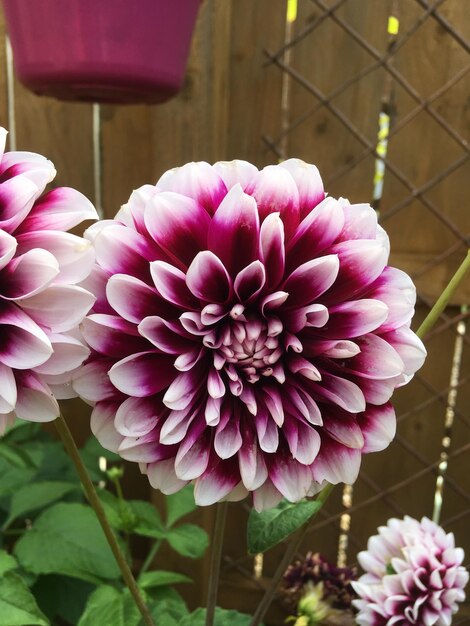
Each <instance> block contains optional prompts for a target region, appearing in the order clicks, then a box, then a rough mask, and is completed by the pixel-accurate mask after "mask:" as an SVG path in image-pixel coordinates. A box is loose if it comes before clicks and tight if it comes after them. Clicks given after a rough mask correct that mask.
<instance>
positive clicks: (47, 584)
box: [31, 574, 96, 624]
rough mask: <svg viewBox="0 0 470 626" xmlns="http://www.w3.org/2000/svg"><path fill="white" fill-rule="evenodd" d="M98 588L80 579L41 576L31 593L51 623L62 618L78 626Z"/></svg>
mask: <svg viewBox="0 0 470 626" xmlns="http://www.w3.org/2000/svg"><path fill="white" fill-rule="evenodd" d="M95 589H96V586H95V585H93V584H91V583H87V582H85V581H83V580H79V579H78V578H70V577H69V576H58V575H55V574H48V575H45V576H39V577H38V579H37V580H36V582H35V583H34V585H33V586H32V588H31V591H32V592H33V594H34V597H35V598H36V601H37V603H38V605H39V608H40V609H41V611H42V612H43V613H44V614H45V615H47V617H48V618H49V619H50V620H51V621H54V622H55V621H56V619H55V618H57V617H61V618H62V619H63V620H65V621H66V622H67V623H69V624H78V621H79V619H80V616H81V615H82V614H83V612H84V610H85V605H86V603H87V601H88V597H89V596H90V594H91V593H92V591H94V590H95Z"/></svg>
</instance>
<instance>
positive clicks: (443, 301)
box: [416, 250, 470, 339]
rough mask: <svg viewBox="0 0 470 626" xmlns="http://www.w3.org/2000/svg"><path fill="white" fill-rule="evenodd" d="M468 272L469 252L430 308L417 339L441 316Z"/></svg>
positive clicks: (469, 267) (419, 329)
mask: <svg viewBox="0 0 470 626" xmlns="http://www.w3.org/2000/svg"><path fill="white" fill-rule="evenodd" d="M469 270H470V250H468V252H467V256H466V257H465V259H464V260H463V262H462V264H461V265H460V267H459V268H458V270H457V271H456V272H455V274H454V275H453V276H452V278H451V279H450V281H449V284H448V285H447V287H446V288H445V289H444V291H443V292H442V293H441V295H440V296H439V298H438V299H437V301H436V304H435V305H434V306H433V307H432V309H431V311H430V312H429V314H428V315H427V317H426V319H425V320H424V322H423V323H422V324H421V326H420V327H419V328H418V330H417V331H416V334H417V335H418V337H420V338H421V339H422V338H423V337H424V336H425V335H426V334H427V333H428V332H429V331H430V330H431V328H432V327H433V326H434V324H435V323H436V322H437V320H438V319H439V316H440V315H441V313H442V312H443V311H444V309H445V308H446V306H447V305H448V303H449V300H450V299H451V297H452V296H453V294H454V292H455V290H456V289H457V287H458V286H459V284H460V282H461V281H462V279H463V277H464V276H465V274H466V273H467V272H468V271H469Z"/></svg>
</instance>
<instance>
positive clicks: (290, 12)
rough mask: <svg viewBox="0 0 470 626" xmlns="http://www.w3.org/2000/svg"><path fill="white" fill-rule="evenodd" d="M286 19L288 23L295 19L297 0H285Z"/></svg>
mask: <svg viewBox="0 0 470 626" xmlns="http://www.w3.org/2000/svg"><path fill="white" fill-rule="evenodd" d="M286 19H287V21H288V22H289V23H292V22H295V20H296V19H297V0H287V15H286Z"/></svg>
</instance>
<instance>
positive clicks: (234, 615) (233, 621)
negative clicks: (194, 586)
mask: <svg viewBox="0 0 470 626" xmlns="http://www.w3.org/2000/svg"><path fill="white" fill-rule="evenodd" d="M250 622H251V616H250V615H246V614H245V613H239V612H238V611H232V610H227V609H221V608H220V607H216V609H215V620H214V623H215V624H217V626H249V624H250ZM205 624H206V609H203V608H199V609H196V610H195V611H193V612H192V613H190V614H189V615H187V616H186V617H183V619H182V620H181V621H180V623H179V624H178V626H205Z"/></svg>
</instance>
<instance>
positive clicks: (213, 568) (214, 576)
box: [206, 502, 227, 626]
mask: <svg viewBox="0 0 470 626" xmlns="http://www.w3.org/2000/svg"><path fill="white" fill-rule="evenodd" d="M226 516H227V502H219V503H218V504H217V512H216V516H215V528H214V538H213V541H212V550H211V561H210V573H209V589H208V593H207V610H206V626H214V617H215V606H216V604H217V590H218V586H219V574H220V562H221V559H222V546H223V541H224V530H225V518H226Z"/></svg>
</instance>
